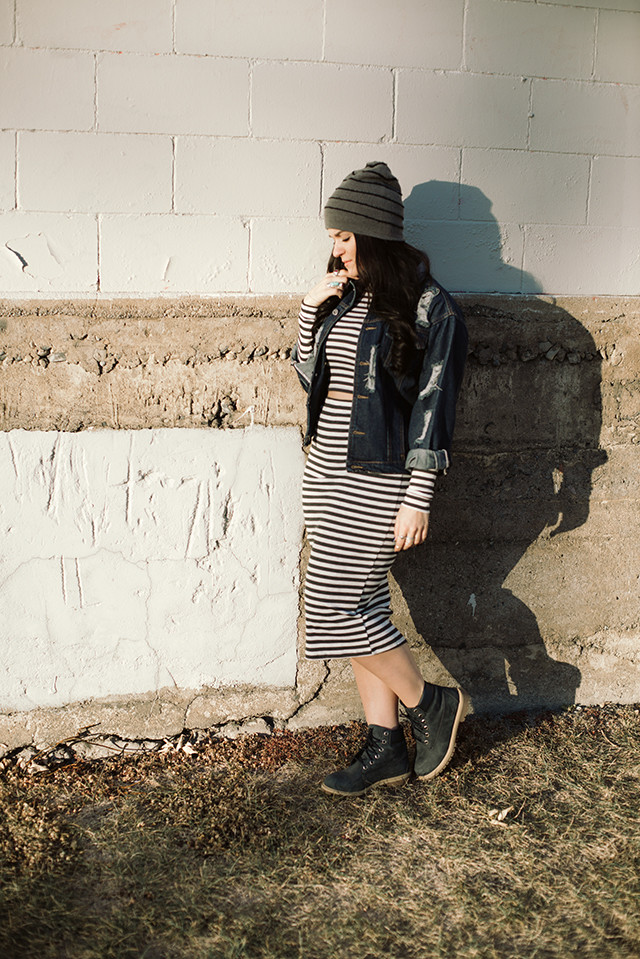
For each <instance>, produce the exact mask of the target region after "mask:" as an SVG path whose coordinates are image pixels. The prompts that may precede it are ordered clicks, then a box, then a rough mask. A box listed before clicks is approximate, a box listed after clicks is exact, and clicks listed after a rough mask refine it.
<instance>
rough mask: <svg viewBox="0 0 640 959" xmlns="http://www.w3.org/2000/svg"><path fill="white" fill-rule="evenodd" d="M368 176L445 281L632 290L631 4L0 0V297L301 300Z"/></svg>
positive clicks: (637, 168)
mask: <svg viewBox="0 0 640 959" xmlns="http://www.w3.org/2000/svg"><path fill="white" fill-rule="evenodd" d="M378 158H381V159H384V160H387V161H388V162H389V163H390V165H391V167H392V169H393V170H394V172H396V174H397V175H398V177H399V179H400V181H401V183H402V185H403V188H404V191H405V197H406V198H407V214H408V220H409V228H408V234H409V237H410V238H411V239H413V240H414V241H415V242H417V243H419V244H422V245H424V246H425V247H426V248H427V249H428V251H429V253H430V254H431V257H432V260H433V264H434V270H435V272H436V275H438V276H439V278H440V279H441V281H442V282H444V283H445V284H446V285H448V286H449V287H450V288H452V289H454V290H467V291H480V290H488V291H492V290H496V291H502V292H539V291H544V292H547V293H584V294H596V293H598V294H635V293H637V292H638V291H639V290H640V252H639V251H640V227H639V226H638V224H639V223H640V0H544V2H543V0H395V2H394V3H389V2H384V3H383V2H382V0H350V2H349V3H344V2H339V0H271V2H264V0H242V2H235V0H217V2H213V0H109V2H108V3H105V2H104V0H0V294H4V295H9V296H21V295H43V296H59V295H61V294H64V293H67V294H73V295H75V296H78V295H81V296H82V295H84V296H95V295H96V294H98V295H101V296H113V295H117V294H127V295H140V296H143V295H144V296H146V295H153V294H176V293H192V294H216V293H238V294H245V293H252V292H253V293H271V292H291V291H300V290H304V289H305V288H306V287H307V285H308V284H309V283H310V282H311V280H312V279H313V277H314V276H315V275H316V274H317V272H318V269H319V265H320V264H322V262H323V261H324V258H325V256H326V254H327V244H326V239H325V237H324V231H323V229H322V221H321V218H320V214H321V210H322V206H323V203H324V200H325V199H326V197H327V196H328V194H329V193H331V192H332V190H333V189H334V188H335V186H336V185H337V184H338V183H339V181H340V180H341V179H342V177H343V176H344V175H345V174H346V173H347V172H349V170H351V169H354V168H355V167H357V166H360V165H362V164H363V163H365V162H366V161H367V160H371V159H378Z"/></svg>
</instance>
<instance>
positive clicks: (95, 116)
mask: <svg viewBox="0 0 640 959" xmlns="http://www.w3.org/2000/svg"><path fill="white" fill-rule="evenodd" d="M93 129H94V132H96V133H97V131H98V54H97V53H94V55H93Z"/></svg>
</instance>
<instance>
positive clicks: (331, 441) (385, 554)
mask: <svg viewBox="0 0 640 959" xmlns="http://www.w3.org/2000/svg"><path fill="white" fill-rule="evenodd" d="M368 304H369V298H368V297H367V296H365V297H363V299H362V300H360V302H359V303H357V304H356V305H355V306H353V307H352V308H351V309H350V310H349V311H348V312H347V313H345V314H344V315H343V316H342V317H340V319H339V320H338V321H337V322H336V323H335V325H334V326H333V328H332V330H331V332H330V333H329V336H328V337H327V341H326V356H327V362H328V364H329V369H330V373H331V380H330V386H329V389H330V390H340V391H344V392H347V393H352V392H353V382H354V373H355V358H356V347H357V343H358V337H359V334H360V329H361V327H362V323H363V321H364V318H365V316H366V314H367V308H368ZM315 313H316V311H315V309H314V308H312V307H308V306H306V304H304V303H303V305H302V307H301V310H300V318H299V322H300V326H299V330H300V332H299V337H298V357H299V359H300V360H301V361H303V360H305V359H306V358H307V357H308V356H309V354H310V352H311V350H312V347H313V339H312V335H311V328H312V326H313V321H314V319H315ZM350 419H351V402H350V401H345V400H336V399H329V398H327V399H326V400H325V403H324V406H323V409H322V412H321V414H320V420H319V423H318V428H317V432H316V436H315V437H314V440H313V442H312V444H311V449H310V451H309V456H308V459H307V464H306V467H305V472H304V481H303V495H302V505H303V511H304V519H305V524H306V528H307V535H308V537H309V541H310V543H311V555H310V558H309V565H308V567H307V573H306V580H305V590H304V601H305V623H306V648H305V655H306V657H307V659H333V658H340V657H351V656H369V655H371V654H373V653H382V652H384V651H386V650H389V649H393V648H394V647H395V646H400V645H401V644H402V643H404V642H405V639H404V637H403V635H402V634H401V633H400V632H398V630H397V629H396V628H395V626H393V625H392V623H391V621H390V615H391V606H390V596H389V582H388V578H387V573H388V572H389V570H390V569H391V566H392V565H393V561H394V559H395V556H396V554H395V552H394V545H395V543H394V535H393V531H394V524H395V520H396V515H397V513H398V509H399V507H400V505H401V504H402V503H404V504H406V505H407V506H411V507H412V508H414V509H419V510H422V511H424V512H428V511H429V505H430V501H431V497H432V495H433V486H434V483H435V477H436V473H435V471H433V470H413V471H412V473H411V475H409V474H408V473H375V474H374V473H364V474H363V473H359V472H358V473H350V472H347V468H346V461H347V441H348V436H349V423H350Z"/></svg>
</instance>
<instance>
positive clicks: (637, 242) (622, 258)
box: [524, 226, 640, 296]
mask: <svg viewBox="0 0 640 959" xmlns="http://www.w3.org/2000/svg"><path fill="white" fill-rule="evenodd" d="M524 266H525V269H526V270H528V271H530V272H531V273H532V274H534V275H535V276H536V277H537V279H538V281H539V283H540V284H541V285H542V289H543V290H544V292H545V293H550V294H556V293H576V294H577V293H584V294H593V293H595V292H598V291H599V290H605V289H606V290H607V293H609V294H611V295H614V296H615V295H620V296H627V295H629V296H632V295H634V294H636V293H637V292H638V290H640V229H639V228H637V227H620V228H616V229H613V228H602V227H596V226H582V227H570V226H540V227H536V226H532V227H527V228H526V239H525V254H524ZM524 292H525V293H527V292H530V290H528V289H526V288H525V290H524Z"/></svg>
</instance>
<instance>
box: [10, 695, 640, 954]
mask: <svg viewBox="0 0 640 959" xmlns="http://www.w3.org/2000/svg"><path fill="white" fill-rule="evenodd" d="M638 732H639V714H638V710H637V709H634V708H633V707H605V708H588V709H570V710H567V711H565V712H562V713H557V714H555V713H547V714H542V715H536V716H533V715H524V714H521V715H517V716H511V717H509V718H507V719H503V720H499V719H487V718H478V717H472V718H471V719H469V720H467V722H466V723H465V725H464V727H463V728H462V732H461V736H460V743H459V749H458V751H457V754H456V757H455V760H454V762H453V763H452V765H451V766H450V767H449V769H448V770H447V771H446V773H445V774H444V775H443V776H441V777H439V778H438V779H436V780H434V781H433V782H431V783H409V784H408V785H407V786H404V787H401V788H398V789H393V790H387V791H379V792H370V793H369V794H368V796H366V797H365V798H364V799H353V800H350V799H335V798H333V797H329V796H326V795H325V794H323V793H321V792H320V791H319V790H318V784H319V781H320V779H321V777H322V775H323V774H324V773H325V772H326V771H327V770H328V769H331V768H334V767H335V766H337V765H340V764H342V763H343V762H345V761H346V760H347V758H348V757H349V755H350V754H351V753H352V752H353V751H355V749H356V748H357V746H358V745H359V743H360V739H361V736H362V726H360V724H357V723H354V724H351V725H349V726H346V727H331V728H324V729H319V730H312V731H307V732H301V733H286V732H285V733H277V734H274V735H273V736H270V737H261V736H252V737H248V738H246V739H244V740H236V741H232V742H228V741H227V742H221V741H216V740H213V741H211V742H206V743H203V744H201V745H200V746H198V748H197V749H196V752H195V754H193V755H185V754H184V753H182V752H171V753H165V754H152V755H147V756H140V757H137V758H128V759H122V758H114V759H108V760H102V761H96V762H93V763H76V764H74V765H70V766H66V767H62V768H59V769H57V770H55V771H51V772H48V773H42V774H39V775H30V774H27V773H25V772H24V771H21V770H20V769H18V768H17V767H16V766H9V767H8V768H6V769H5V770H4V772H3V775H2V780H1V781H0V802H1V803H2V812H3V815H2V820H1V822H0V853H1V863H0V955H2V956H6V957H7V959H36V957H37V959H54V957H55V959H111V957H113V959H133V957H136V959H213V957H215V959H235V957H246V956H250V957H255V959H289V957H291V959H293V957H300V959H335V957H340V959H352V957H353V959H356V957H357V959H378V957H382V956H385V957H387V956H391V957H395V956H402V957H407V959H414V957H415V959H423V957H425V956H433V957H442V959H454V957H455V959H459V957H461V956H463V957H465V959H466V957H469V959H476V957H477V959H514V957H518V959H566V957H567V956H574V955H580V956H581V957H582V959H591V957H593V959H595V957H597V959H602V957H603V956H606V957H607V959H631V957H634V959H636V957H637V956H638V954H639V952H638V943H639V941H640V915H639V909H638V902H639V897H638V893H639V891H640V890H639V888H638V887H639V882H638V876H639V875H640V844H639V842H638V836H639V832H640V830H639V828H638V825H639V812H638V786H639V782H638V780H639V772H640V736H639V735H638Z"/></svg>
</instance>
